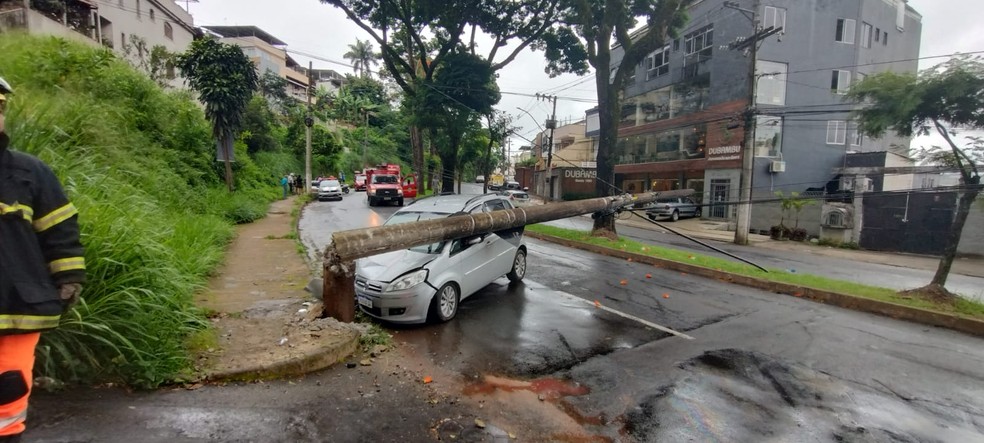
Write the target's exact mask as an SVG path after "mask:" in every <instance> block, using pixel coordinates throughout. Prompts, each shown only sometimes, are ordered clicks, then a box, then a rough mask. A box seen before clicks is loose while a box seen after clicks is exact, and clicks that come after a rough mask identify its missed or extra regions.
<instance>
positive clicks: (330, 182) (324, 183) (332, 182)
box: [321, 180, 341, 188]
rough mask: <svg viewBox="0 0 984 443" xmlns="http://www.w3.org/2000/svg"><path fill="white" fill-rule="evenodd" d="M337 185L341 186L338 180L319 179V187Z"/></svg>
mask: <svg viewBox="0 0 984 443" xmlns="http://www.w3.org/2000/svg"><path fill="white" fill-rule="evenodd" d="M339 186H341V184H339V183H338V180H322V181H321V187H322V188H337V187H339Z"/></svg>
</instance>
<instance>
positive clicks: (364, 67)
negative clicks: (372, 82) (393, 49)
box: [342, 39, 379, 78]
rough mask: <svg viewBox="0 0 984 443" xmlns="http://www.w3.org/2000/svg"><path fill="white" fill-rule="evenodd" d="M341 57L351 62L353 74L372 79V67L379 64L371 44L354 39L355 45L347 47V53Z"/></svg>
mask: <svg viewBox="0 0 984 443" xmlns="http://www.w3.org/2000/svg"><path fill="white" fill-rule="evenodd" d="M342 57H345V58H346V59H348V60H351V61H352V68H354V69H355V73H356V74H361V75H362V76H363V77H369V78H372V67H373V65H378V64H379V54H376V53H375V52H373V51H372V43H371V42H370V41H369V40H366V41H362V40H359V39H355V44H354V45H349V52H346V53H345V55H342Z"/></svg>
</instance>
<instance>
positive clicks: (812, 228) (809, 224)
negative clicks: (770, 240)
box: [751, 201, 822, 236]
mask: <svg viewBox="0 0 984 443" xmlns="http://www.w3.org/2000/svg"><path fill="white" fill-rule="evenodd" d="M821 206H822V203H821V202H820V201H816V202H815V203H813V204H811V205H809V206H806V207H804V208H803V210H802V211H800V213H799V227H800V228H802V229H806V232H808V233H809V235H811V236H819V235H820V212H821V209H822V208H821ZM755 213H756V218H755V219H753V220H752V227H751V230H752V232H753V233H764V234H765V235H768V233H769V232H768V231H769V228H771V227H772V226H775V225H778V224H779V218H780V216H781V215H782V206H781V205H780V204H779V203H778V202H776V203H757V204H755ZM795 220H796V211H794V210H790V211H788V213H787V214H786V217H785V220H784V221H783V224H784V225H786V227H787V228H789V229H793V225H795V224H796V221H795Z"/></svg>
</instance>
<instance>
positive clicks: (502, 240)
mask: <svg viewBox="0 0 984 443" xmlns="http://www.w3.org/2000/svg"><path fill="white" fill-rule="evenodd" d="M483 207H484V209H483V210H484V211H485V212H495V211H503V210H506V209H512V208H513V207H512V204H510V203H509V201H507V200H506V199H501V198H497V199H493V200H488V201H486V202H485V204H484V205H483ZM521 235H522V231H517V230H515V229H508V230H505V231H500V232H496V233H493V234H491V235H489V238H487V239H486V243H485V246H486V247H488V248H490V251H491V252H490V255H491V256H492V260H493V263H492V265H491V267H492V269H493V270H494V272H495V277H493V279H496V278H499V277H501V276H503V275H505V274H506V273H507V272H509V271H510V270H511V269H512V264H513V258H515V255H516V247H517V246H518V245H519V239H520V236H521Z"/></svg>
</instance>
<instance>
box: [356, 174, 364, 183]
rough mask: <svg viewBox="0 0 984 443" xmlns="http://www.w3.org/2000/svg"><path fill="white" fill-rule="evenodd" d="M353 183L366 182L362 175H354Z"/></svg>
mask: <svg viewBox="0 0 984 443" xmlns="http://www.w3.org/2000/svg"><path fill="white" fill-rule="evenodd" d="M355 181H357V182H364V181H366V176H364V175H362V174H359V175H356V176H355Z"/></svg>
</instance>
